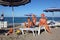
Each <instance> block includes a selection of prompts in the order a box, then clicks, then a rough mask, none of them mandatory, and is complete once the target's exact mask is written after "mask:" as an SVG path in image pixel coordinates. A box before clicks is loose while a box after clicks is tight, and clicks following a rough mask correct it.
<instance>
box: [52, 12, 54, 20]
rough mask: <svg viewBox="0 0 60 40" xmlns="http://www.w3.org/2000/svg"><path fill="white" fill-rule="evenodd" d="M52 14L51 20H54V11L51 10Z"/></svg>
mask: <svg viewBox="0 0 60 40" xmlns="http://www.w3.org/2000/svg"><path fill="white" fill-rule="evenodd" d="M52 16H53V17H52V20H53V21H54V12H52Z"/></svg>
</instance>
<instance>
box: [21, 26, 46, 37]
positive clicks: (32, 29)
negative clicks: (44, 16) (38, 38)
mask: <svg viewBox="0 0 60 40" xmlns="http://www.w3.org/2000/svg"><path fill="white" fill-rule="evenodd" d="M41 29H45V27H35V28H20V30H21V31H22V34H24V30H26V31H28V30H29V31H32V32H33V36H35V33H34V31H38V35H39V34H40V30H41ZM45 31H46V29H45Z"/></svg>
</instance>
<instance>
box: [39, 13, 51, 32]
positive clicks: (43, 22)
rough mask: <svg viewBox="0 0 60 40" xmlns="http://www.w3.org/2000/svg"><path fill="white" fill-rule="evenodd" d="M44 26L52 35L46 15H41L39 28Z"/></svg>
mask: <svg viewBox="0 0 60 40" xmlns="http://www.w3.org/2000/svg"><path fill="white" fill-rule="evenodd" d="M42 26H44V27H45V29H46V30H47V31H48V33H51V31H50V28H49V26H48V24H47V19H46V17H45V15H44V13H42V14H41V18H40V20H39V27H42Z"/></svg>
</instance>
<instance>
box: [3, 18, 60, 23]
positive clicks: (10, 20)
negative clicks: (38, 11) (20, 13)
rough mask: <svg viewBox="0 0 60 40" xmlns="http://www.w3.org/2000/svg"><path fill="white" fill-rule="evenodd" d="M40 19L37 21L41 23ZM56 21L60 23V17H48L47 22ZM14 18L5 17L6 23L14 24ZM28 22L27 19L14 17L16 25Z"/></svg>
mask: <svg viewBox="0 0 60 40" xmlns="http://www.w3.org/2000/svg"><path fill="white" fill-rule="evenodd" d="M39 19H40V17H37V21H39ZM52 19H54V20H55V21H60V17H53V18H52V17H47V20H52ZM12 20H13V18H12V17H4V21H7V22H8V23H13V21H12ZM25 21H26V22H27V17H14V23H23V22H25Z"/></svg>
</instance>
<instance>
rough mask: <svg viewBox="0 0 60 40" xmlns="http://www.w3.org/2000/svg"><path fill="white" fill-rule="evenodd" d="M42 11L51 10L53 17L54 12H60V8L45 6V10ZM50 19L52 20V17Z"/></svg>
mask: <svg viewBox="0 0 60 40" xmlns="http://www.w3.org/2000/svg"><path fill="white" fill-rule="evenodd" d="M43 11H44V12H52V15H53V17H54V12H60V8H47V9H45V10H43ZM52 20H54V18H52Z"/></svg>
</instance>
